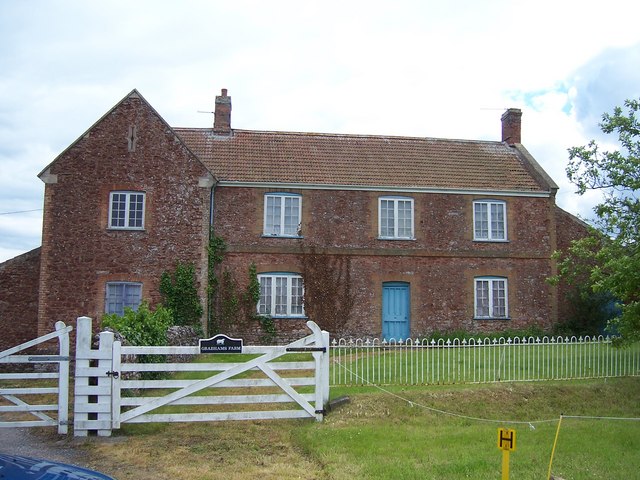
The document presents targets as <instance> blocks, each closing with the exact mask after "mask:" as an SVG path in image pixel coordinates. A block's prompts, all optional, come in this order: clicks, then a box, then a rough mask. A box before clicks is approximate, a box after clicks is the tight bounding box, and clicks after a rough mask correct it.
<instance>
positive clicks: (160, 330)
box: [102, 302, 173, 346]
mask: <svg viewBox="0 0 640 480" xmlns="http://www.w3.org/2000/svg"><path fill="white" fill-rule="evenodd" d="M172 323H173V316H172V313H171V310H169V309H167V308H164V307H163V306H161V305H159V306H158V307H157V308H156V310H155V311H154V312H152V311H151V310H150V309H149V304H148V303H147V302H142V303H141V304H140V306H139V307H138V310H137V311H134V310H132V309H131V308H128V307H127V308H125V309H124V315H123V316H119V315H117V314H115V313H112V314H106V315H104V316H103V317H102V326H103V327H109V328H112V329H113V330H115V331H117V332H119V333H120V334H121V335H122V336H123V337H124V338H125V339H126V340H127V342H129V343H130V344H131V345H156V346H157V345H166V344H167V329H168V328H169V327H170V326H171V325H172Z"/></svg>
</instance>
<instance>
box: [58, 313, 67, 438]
mask: <svg viewBox="0 0 640 480" xmlns="http://www.w3.org/2000/svg"><path fill="white" fill-rule="evenodd" d="M65 327H66V325H65V324H64V322H56V331H58V332H60V331H61V330H63V329H64V328H65ZM58 343H59V345H60V357H62V359H61V360H60V361H59V362H58V433H59V434H60V435H66V434H67V430H68V428H69V427H68V425H69V332H65V333H64V334H61V335H60V336H59V337H58Z"/></svg>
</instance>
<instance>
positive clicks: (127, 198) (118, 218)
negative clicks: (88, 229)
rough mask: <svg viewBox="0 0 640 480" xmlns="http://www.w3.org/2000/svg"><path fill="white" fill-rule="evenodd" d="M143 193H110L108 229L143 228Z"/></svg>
mask: <svg viewBox="0 0 640 480" xmlns="http://www.w3.org/2000/svg"><path fill="white" fill-rule="evenodd" d="M144 201H145V194H144V193H143V192H111V194H110V195H109V228H117V229H135V230H142V229H143V228H144V203H145V202H144Z"/></svg>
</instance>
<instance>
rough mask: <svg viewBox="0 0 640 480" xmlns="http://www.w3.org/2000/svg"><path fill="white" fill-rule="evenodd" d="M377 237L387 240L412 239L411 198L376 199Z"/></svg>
mask: <svg viewBox="0 0 640 480" xmlns="http://www.w3.org/2000/svg"><path fill="white" fill-rule="evenodd" d="M378 235H379V236H380V238H387V239H395V238H397V239H413V198H406V197H380V198H379V199H378Z"/></svg>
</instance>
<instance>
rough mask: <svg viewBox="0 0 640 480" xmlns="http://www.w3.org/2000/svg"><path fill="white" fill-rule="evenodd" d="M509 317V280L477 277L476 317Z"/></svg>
mask: <svg viewBox="0 0 640 480" xmlns="http://www.w3.org/2000/svg"><path fill="white" fill-rule="evenodd" d="M508 316H509V308H508V295H507V279H506V278H503V277H477V278H476V279H475V317H476V318H507V317H508Z"/></svg>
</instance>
